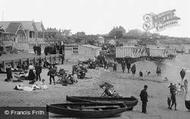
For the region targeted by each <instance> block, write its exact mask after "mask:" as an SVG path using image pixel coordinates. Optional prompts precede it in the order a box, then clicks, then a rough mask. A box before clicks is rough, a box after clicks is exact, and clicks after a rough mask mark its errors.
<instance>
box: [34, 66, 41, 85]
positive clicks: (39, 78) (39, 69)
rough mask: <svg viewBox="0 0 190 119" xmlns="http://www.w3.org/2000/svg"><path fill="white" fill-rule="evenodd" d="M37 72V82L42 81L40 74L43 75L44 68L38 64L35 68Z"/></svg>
mask: <svg viewBox="0 0 190 119" xmlns="http://www.w3.org/2000/svg"><path fill="white" fill-rule="evenodd" d="M35 70H36V81H38V80H39V81H41V76H40V74H41V73H42V66H41V65H40V63H38V64H37V65H36V66H35Z"/></svg>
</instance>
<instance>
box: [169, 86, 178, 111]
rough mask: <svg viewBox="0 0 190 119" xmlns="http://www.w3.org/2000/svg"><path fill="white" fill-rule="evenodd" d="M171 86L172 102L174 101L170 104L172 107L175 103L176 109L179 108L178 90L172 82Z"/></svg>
mask: <svg viewBox="0 0 190 119" xmlns="http://www.w3.org/2000/svg"><path fill="white" fill-rule="evenodd" d="M169 88H170V94H171V102H172V104H171V105H170V107H169V109H172V107H173V105H174V106H175V110H177V109H176V107H177V103H176V91H177V90H176V86H175V85H173V84H172V83H170V86H169Z"/></svg>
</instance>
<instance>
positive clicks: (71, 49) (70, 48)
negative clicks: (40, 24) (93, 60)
mask: <svg viewBox="0 0 190 119" xmlns="http://www.w3.org/2000/svg"><path fill="white" fill-rule="evenodd" d="M78 47H79V46H78V44H66V45H65V59H72V58H73V57H74V56H77V55H78V54H79V51H78Z"/></svg>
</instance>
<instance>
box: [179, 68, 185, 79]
mask: <svg viewBox="0 0 190 119" xmlns="http://www.w3.org/2000/svg"><path fill="white" fill-rule="evenodd" d="M185 74H186V73H185V70H184V69H182V70H181V71H180V76H181V79H182V81H183V79H184V77H185Z"/></svg>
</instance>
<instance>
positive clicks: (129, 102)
mask: <svg viewBox="0 0 190 119" xmlns="http://www.w3.org/2000/svg"><path fill="white" fill-rule="evenodd" d="M66 100H67V101H70V102H90V103H124V104H125V105H126V106H128V107H131V110H132V109H133V107H134V106H136V105H137V103H138V99H137V98H135V97H133V96H131V97H88V96H86V97H85V96H66Z"/></svg>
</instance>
